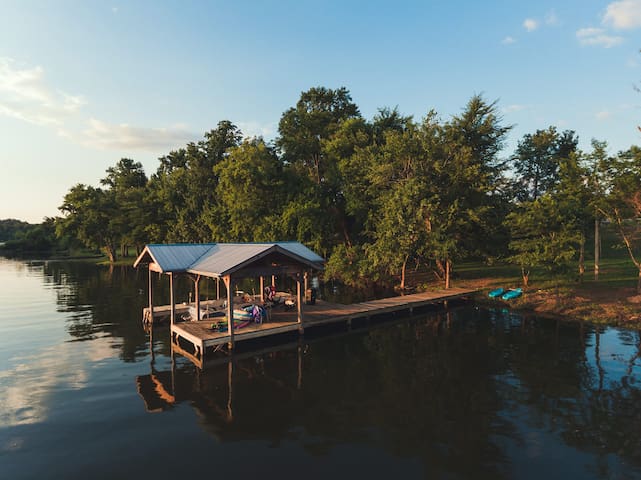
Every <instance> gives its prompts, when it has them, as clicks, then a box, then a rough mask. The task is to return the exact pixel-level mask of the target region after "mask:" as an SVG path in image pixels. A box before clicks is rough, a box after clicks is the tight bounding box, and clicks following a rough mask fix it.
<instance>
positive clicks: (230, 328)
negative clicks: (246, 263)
mask: <svg viewBox="0 0 641 480" xmlns="http://www.w3.org/2000/svg"><path fill="white" fill-rule="evenodd" d="M223 280H224V282H225V286H226V287H227V332H228V333H229V344H228V346H229V349H230V350H232V349H233V348H234V292H233V290H234V285H233V282H232V279H231V275H226V276H225V277H223Z"/></svg>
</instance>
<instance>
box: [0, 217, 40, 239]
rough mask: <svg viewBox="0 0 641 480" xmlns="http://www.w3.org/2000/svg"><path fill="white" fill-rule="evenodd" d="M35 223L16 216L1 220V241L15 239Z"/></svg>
mask: <svg viewBox="0 0 641 480" xmlns="http://www.w3.org/2000/svg"><path fill="white" fill-rule="evenodd" d="M32 227H33V225H31V224H30V223H27V222H22V221H20V220H16V219H14V218H7V219H5V220H0V242H6V241H7V240H15V239H16V238H17V237H18V236H19V235H20V234H21V233H24V232H26V231H27V230H29V229H31V228H32Z"/></svg>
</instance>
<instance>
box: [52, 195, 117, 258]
mask: <svg viewBox="0 0 641 480" xmlns="http://www.w3.org/2000/svg"><path fill="white" fill-rule="evenodd" d="M59 209H60V211H61V212H62V213H63V216H62V217H59V218H58V221H57V224H56V233H57V234H58V235H59V236H64V235H66V234H69V235H72V236H73V237H75V238H77V239H78V240H80V241H81V242H83V243H84V244H85V245H86V246H87V247H89V248H101V249H103V250H104V252H105V254H106V255H107V257H108V258H109V262H110V263H114V262H115V261H116V259H117V253H116V252H117V246H118V245H119V242H120V238H121V234H122V229H121V226H120V218H119V215H118V206H117V203H116V196H115V194H114V192H112V191H105V190H102V189H100V188H95V187H92V186H87V185H83V184H77V185H75V186H74V187H72V188H71V189H70V190H69V192H68V193H67V194H66V195H65V197H64V201H63V203H62V205H61V206H60V207H59Z"/></svg>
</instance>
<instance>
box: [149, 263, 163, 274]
mask: <svg viewBox="0 0 641 480" xmlns="http://www.w3.org/2000/svg"><path fill="white" fill-rule="evenodd" d="M149 270H151V271H152V272H158V273H162V268H160V265H158V264H157V263H150V264H149Z"/></svg>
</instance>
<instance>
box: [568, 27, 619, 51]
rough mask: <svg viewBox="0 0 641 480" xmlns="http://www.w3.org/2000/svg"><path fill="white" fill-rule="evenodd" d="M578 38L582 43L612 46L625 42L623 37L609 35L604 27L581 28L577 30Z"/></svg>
mask: <svg viewBox="0 0 641 480" xmlns="http://www.w3.org/2000/svg"><path fill="white" fill-rule="evenodd" d="M576 38H577V39H578V40H579V43H580V44H581V45H591V46H599V47H604V48H611V47H614V46H616V45H620V44H621V43H623V37H618V36H613V35H608V34H607V32H606V31H605V30H604V29H602V28H593V27H588V28H581V29H579V30H577V31H576Z"/></svg>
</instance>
